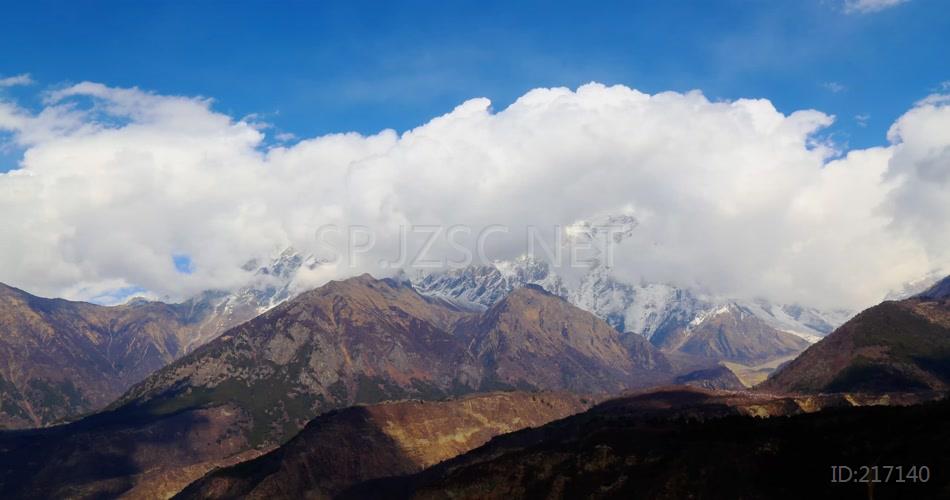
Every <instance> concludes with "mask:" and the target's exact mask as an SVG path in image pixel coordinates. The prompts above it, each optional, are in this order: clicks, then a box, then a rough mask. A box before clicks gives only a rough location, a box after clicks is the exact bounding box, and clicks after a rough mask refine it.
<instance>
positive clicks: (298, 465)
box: [176, 392, 588, 499]
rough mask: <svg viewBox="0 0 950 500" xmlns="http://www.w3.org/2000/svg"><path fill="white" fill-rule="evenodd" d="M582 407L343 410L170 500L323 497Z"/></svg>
mask: <svg viewBox="0 0 950 500" xmlns="http://www.w3.org/2000/svg"><path fill="white" fill-rule="evenodd" d="M587 406H588V405H587V404H586V402H585V401H584V400H582V399H580V398H579V397H578V396H573V395H570V394H564V393H561V394H554V393H531V394H528V393H521V392H506V393H490V394H483V395H475V396H468V397H463V398H460V399H454V400H447V401H436V402H422V401H406V402H399V403H384V404H378V405H371V406H355V407H351V408H346V409H344V410H339V411H334V412H330V413H327V414H325V415H322V416H320V417H317V418H316V419H314V420H313V421H311V422H310V423H309V424H307V426H306V428H304V430H303V431H301V432H300V434H298V435H297V436H295V437H294V438H293V439H292V440H290V441H289V442H287V443H286V444H284V445H283V446H281V447H280V448H278V449H276V450H274V451H272V452H270V453H268V454H267V455H264V456H262V457H260V458H257V459H254V460H250V461H248V462H244V463H241V464H239V465H236V466H232V467H228V468H224V469H219V470H216V471H214V472H212V473H209V474H208V475H207V476H205V477H204V478H202V479H200V480H198V481H196V482H195V483H193V484H191V485H190V486H189V487H188V488H186V489H185V490H183V491H182V492H181V493H180V494H179V495H177V496H176V498H239V497H240V498H248V499H251V498H315V497H320V498H328V497H331V496H333V495H336V494H338V493H340V492H341V491H343V490H344V489H346V488H347V487H349V486H352V485H354V484H357V483H360V482H363V481H367V480H370V479H376V478H381V477H388V476H397V475H405V474H411V473H414V472H418V471H420V470H422V469H424V468H426V467H429V466H432V465H435V464H437V463H439V462H442V461H443V460H447V459H450V458H453V457H455V456H458V455H461V454H462V453H465V452H467V451H469V450H471V449H474V448H476V447H478V446H481V445H483V444H485V443H486V442H488V440H489V439H491V438H492V437H494V436H496V435H499V434H504V433H508V432H513V431H516V430H520V429H522V428H525V427H538V426H540V425H544V424H546V423H548V422H550V421H552V420H557V419H560V418H564V417H567V416H569V415H572V414H575V413H579V412H581V411H583V410H585V409H586V408H587Z"/></svg>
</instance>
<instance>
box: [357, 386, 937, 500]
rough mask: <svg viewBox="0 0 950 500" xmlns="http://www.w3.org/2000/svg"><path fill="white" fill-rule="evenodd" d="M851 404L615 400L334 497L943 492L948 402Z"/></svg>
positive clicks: (698, 396)
mask: <svg viewBox="0 0 950 500" xmlns="http://www.w3.org/2000/svg"><path fill="white" fill-rule="evenodd" d="M859 399H860V398H857V399H856V398H855V397H854V396H852V397H849V398H846V397H844V396H841V395H838V396H811V397H805V398H797V399H790V398H772V397H768V396H759V395H737V394H731V395H730V394H726V395H717V394H714V393H704V392H698V391H684V390H672V391H663V392H659V393H652V394H646V395H641V396H635V397H630V398H622V399H618V400H613V401H608V402H606V403H603V404H601V405H598V406H597V407H595V408H593V409H591V410H589V411H587V412H585V413H582V414H579V415H575V416H573V417H569V418H566V419H563V420H559V421H556V422H552V423H550V424H547V425H545V426H543V427H540V428H537V429H526V430H523V431H519V432H515V433H512V434H507V435H504V436H500V437H498V438H496V439H493V440H492V441H491V442H489V443H488V444H486V445H485V446H483V447H481V448H478V449H476V450H473V451H471V452H469V453H466V454H464V455H461V456H459V457H457V458H455V459H452V460H449V461H447V462H444V463H442V464H439V465H436V466H434V467H432V468H430V469H427V470H426V471H423V472H421V473H418V474H415V475H412V476H408V477H402V478H387V479H381V480H377V481H369V482H366V483H363V484H361V485H357V486H355V487H353V488H350V489H349V490H347V491H346V492H344V494H343V495H341V498H418V499H449V498H452V499H503V500H507V499H512V498H550V499H562V498H563V499H569V498H651V499H655V498H658V499H679V498H728V499H733V498H789V499H791V498H812V497H817V498H866V497H867V496H868V491H869V485H868V484H860V483H855V484H836V483H832V482H831V481H830V477H831V466H832V465H851V466H853V467H855V469H856V468H857V467H859V466H860V465H862V464H871V465H874V464H889V465H903V466H904V470H905V471H907V470H908V469H909V468H910V466H911V465H918V466H919V465H927V466H928V467H929V468H930V471H931V476H930V478H929V481H928V482H927V483H924V484H922V483H916V484H912V483H908V482H905V483H903V484H899V483H888V484H883V483H881V484H874V485H873V488H874V495H873V496H874V497H875V498H938V497H944V496H945V495H946V493H947V492H950V479H948V476H946V475H939V474H938V473H937V472H936V471H938V470H944V469H945V468H946V467H947V466H950V459H948V457H947V455H946V453H945V449H946V446H947V445H948V444H950V428H948V426H947V425H946V419H947V418H950V403H948V402H946V401H942V402H938V403H928V404H923V405H919V406H912V407H865V408H857V407H852V406H851V405H850V402H849V401H858V400H859ZM905 402H906V403H912V402H918V401H911V400H908V401H905ZM819 409H821V410H822V411H817V412H816V413H809V412H812V411H816V410H819ZM765 415H770V416H773V417H779V418H758V417H759V416H765ZM781 416H788V417H787V418H782V417H781ZM894 428H900V429H904V432H902V433H901V434H895V433H893V432H888V431H889V430H891V429H894ZM938 475H939V477H938Z"/></svg>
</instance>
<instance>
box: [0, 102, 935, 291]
mask: <svg viewBox="0 0 950 500" xmlns="http://www.w3.org/2000/svg"><path fill="white" fill-rule="evenodd" d="M45 102H46V104H45V107H44V108H43V109H41V110H39V111H37V112H30V111H27V110H24V109H22V108H20V107H17V106H16V104H15V103H11V102H2V103H0V131H3V130H5V131H7V132H8V133H10V134H12V137H13V139H12V140H14V141H16V142H17V143H18V146H19V147H21V148H23V149H25V154H24V156H23V159H22V162H21V164H20V168H19V169H17V170H14V171H11V172H9V173H6V174H0V233H2V234H3V235H4V239H3V241H2V243H0V262H3V263H4V265H3V266H2V267H0V281H3V282H6V283H10V284H13V285H17V286H21V287H24V288H26V289H28V290H31V291H34V292H39V293H45V294H49V295H60V294H67V295H70V296H73V297H75V298H91V297H94V296H104V295H108V294H109V293H110V291H114V290H121V289H130V288H134V289H143V290H146V291H148V292H150V293H153V294H155V295H157V296H170V297H172V298H182V297H186V296H188V295H190V294H193V293H196V292H198V291H200V290H203V289H207V288H227V287H231V286H235V285H237V284H240V283H241V282H242V281H243V280H245V279H247V272H246V271H244V270H242V269H241V266H242V265H243V264H244V263H245V262H247V261H248V260H249V259H250V258H252V257H259V256H265V255H267V254H269V253H272V252H274V251H275V250H278V249H281V248H284V247H286V246H294V247H297V248H301V249H305V250H308V251H310V250H312V251H315V252H317V253H318V254H320V252H326V251H327V244H330V245H331V248H335V249H339V248H341V247H340V246H339V245H338V244H339V243H340V241H341V240H345V239H346V238H347V236H348V235H347V233H346V229H345V228H347V227H359V228H365V229H360V231H357V232H356V234H353V235H352V236H355V238H356V239H357V240H360V239H361V238H362V239H363V240H365V238H368V237H369V236H368V233H372V235H373V237H374V238H375V240H376V246H375V247H374V249H373V250H372V251H370V252H365V253H358V252H357V253H354V257H355V258H356V259H355V261H354V262H355V265H353V266H350V265H347V264H348V262H347V263H344V262H342V261H338V262H336V263H335V264H327V265H323V266H317V267H315V268H314V269H313V270H311V271H308V274H307V275H305V276H303V280H304V284H305V285H307V286H316V285H319V284H320V283H322V282H324V281H326V280H328V279H334V278H340V277H345V276H348V275H352V274H355V273H358V272H363V271H369V272H372V273H374V274H377V275H385V274H389V273H393V272H395V270H394V268H396V267H399V266H398V265H395V264H390V263H388V262H381V261H386V260H392V259H393V258H394V256H395V255H396V253H397V251H398V249H399V247H400V246H401V245H402V243H401V241H403V240H405V239H408V240H409V243H407V245H408V246H409V247H411V248H419V247H421V246H423V245H426V243H427V242H426V241H425V240H426V239H428V236H430V235H429V234H425V231H423V232H422V233H420V234H416V233H413V235H412V237H411V238H406V237H405V232H404V231H402V230H401V228H402V227H407V226H409V225H416V226H418V225H424V226H430V229H431V231H430V232H437V231H446V228H449V227H450V226H453V227H457V228H462V229H461V230H460V231H459V233H457V234H455V236H456V238H455V239H454V240H453V241H448V240H447V238H445V232H443V233H442V235H441V237H439V238H436V239H435V240H434V243H432V244H431V245H429V246H430V248H429V251H428V253H427V262H426V263H428V262H432V261H437V260H438V259H440V258H445V259H455V258H458V256H459V255H460V252H461V250H460V249H467V250H468V251H471V250H473V249H474V247H475V246H477V241H476V236H477V233H478V232H479V231H481V230H484V229H486V228H488V229H489V230H492V228H498V227H499V225H503V226H505V227H506V228H507V232H502V231H501V230H498V231H496V232H495V233H494V234H491V238H488V239H487V240H486V241H487V247H488V248H489V250H490V256H491V257H492V258H499V259H501V258H515V257H517V256H519V255H521V254H523V253H524V252H525V250H526V236H525V235H527V234H529V231H530V230H531V229H529V228H530V227H534V228H540V231H541V232H542V239H547V240H548V241H551V240H553V238H554V232H555V230H554V229H553V228H555V227H556V226H558V225H560V226H569V225H571V224H574V223H576V222H577V221H579V220H586V219H589V218H591V217H597V216H602V215H604V214H626V215H629V216H632V217H634V218H636V220H637V221H638V225H637V227H636V228H635V229H634V230H632V231H631V232H630V234H629V235H628V236H627V237H626V238H625V239H624V240H623V243H621V244H620V245H619V246H618V247H617V248H616V250H615V260H614V266H615V267H614V272H615V273H617V274H618V275H619V276H620V277H622V278H623V279H626V280H630V281H638V280H647V281H662V282H669V283H674V284H679V285H687V286H701V287H704V288H705V289H707V290H708V291H710V292H712V293H719V294H726V295H733V296H736V297H765V298H770V299H772V300H777V301H783V302H799V303H803V304H808V305H817V306H822V307H838V306H846V307H859V306H862V305H867V304H869V303H871V302H874V301H876V300H878V299H879V298H880V297H882V296H883V295H884V294H885V293H886V292H887V291H889V290H891V289H895V288H899V287H900V285H902V284H903V283H905V282H907V281H910V280H912V279H915V278H918V277H919V276H922V275H924V274H926V273H927V272H929V271H931V270H933V269H935V268H943V267H946V265H947V263H948V261H950V254H948V252H947V250H946V249H950V244H948V243H950V241H947V240H946V238H947V235H950V231H947V229H950V228H947V227H946V224H947V221H950V218H948V217H947V215H948V214H950V205H948V202H947V201H946V200H950V182H947V177H948V168H947V165H948V163H947V156H946V155H947V154H948V153H947V151H948V149H947V147H948V146H947V145H950V137H947V132H946V131H947V130H950V116H948V109H950V108H948V107H947V106H946V102H945V101H943V100H941V98H938V97H933V98H930V99H928V100H926V101H925V102H921V103H919V104H918V105H917V106H915V107H914V108H913V109H911V110H910V111H909V112H908V113H907V114H906V115H904V116H903V117H902V118H901V119H900V120H898V122H897V123H895V125H894V127H893V128H892V129H891V133H890V134H889V138H890V141H891V144H889V145H887V146H886V147H880V148H872V149H868V150H859V151H851V152H849V153H848V154H847V155H845V156H843V157H840V158H839V157H838V156H837V152H836V151H835V150H834V149H833V148H832V147H831V146H830V145H828V144H825V143H823V142H822V141H820V140H818V139H817V138H816V134H818V133H819V132H820V131H821V130H822V129H823V128H824V127H827V126H828V125H829V124H831V122H832V117H830V116H828V115H826V114H824V113H821V112H818V111H814V110H802V111H797V112H794V113H791V114H787V115H786V114H783V113H780V112H779V111H777V110H776V109H775V108H774V106H773V105H772V104H771V103H770V102H769V101H768V100H764V99H740V100H736V101H726V102H714V101H710V100H709V99H707V98H706V97H705V96H703V95H702V94H701V93H700V92H690V93H686V94H680V93H673V92H665V93H660V94H655V95H648V94H644V93H641V92H638V91H637V90H634V89H630V88H627V87H624V86H613V87H606V86H603V85H599V84H589V85H585V86H582V87H580V88H578V89H577V90H576V91H572V90H569V89H564V88H554V89H535V90H532V91H530V92H528V93H527V94H525V95H524V96H522V97H521V98H520V99H518V100H517V101H516V102H515V103H513V104H512V105H510V106H509V107H507V108H505V109H503V110H493V109H492V107H491V103H490V102H489V101H488V100H487V99H472V100H469V101H467V102H465V103H462V104H461V105H459V106H458V107H456V108H455V109H454V110H452V111H451V112H449V113H447V114H445V115H443V116H440V117H437V118H434V119H432V120H431V121H429V122H428V123H426V124H423V125H421V126H419V127H417V128H415V129H413V130H409V131H407V132H404V133H402V134H398V133H396V132H394V131H392V130H384V131H382V132H380V133H378V134H375V135H368V136H367V135H360V134H355V133H349V134H332V135H326V136H320V137H315V138H311V139H304V140H299V141H298V142H296V143H294V144H292V145H276V146H266V144H268V142H269V141H267V140H265V139H266V138H265V136H264V133H265V131H264V130H262V129H261V128H260V127H258V126H256V125H254V124H253V123H248V122H247V121H244V120H235V119H233V118H231V117H229V116H227V115H224V114H221V113H218V112H215V111H214V110H213V109H212V107H211V106H212V103H211V101H210V100H208V99H203V98H190V97H180V96H162V95H156V94H152V93H149V92H145V91H141V90H138V89H116V88H110V87H106V86H103V85H99V84H94V83H82V84H79V85H76V86H73V87H69V88H66V89H60V90H57V91H54V92H52V93H49V94H48V95H47V98H46V101H45ZM277 144H280V143H279V142H278V143H277ZM941 148H942V149H941ZM918 195H919V196H918ZM327 227H335V228H338V229H341V231H335V232H334V231H331V232H328V233H320V238H318V229H319V228H327ZM433 228H443V229H441V230H440V229H433ZM464 228H471V230H472V231H473V233H467V232H465V230H464ZM324 236H325V237H326V238H323V237H324ZM334 245H335V246H334ZM175 256H187V257H188V259H189V260H190V267H189V271H190V272H189V273H181V272H180V271H179V270H178V269H176V263H175V259H176V257H175Z"/></svg>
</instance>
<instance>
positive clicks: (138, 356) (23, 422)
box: [0, 285, 207, 428]
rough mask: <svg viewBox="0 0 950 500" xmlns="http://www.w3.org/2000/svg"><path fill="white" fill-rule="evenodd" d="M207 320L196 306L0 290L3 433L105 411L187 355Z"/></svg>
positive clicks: (0, 415) (0, 419)
mask: <svg viewBox="0 0 950 500" xmlns="http://www.w3.org/2000/svg"><path fill="white" fill-rule="evenodd" d="M206 318H207V311H205V310H203V309H202V308H200V307H198V304H188V305H184V304H182V305H169V304H163V303H161V302H146V301H134V302H131V303H129V304H126V305H122V306H116V307H103V306H97V305H94V304H87V303H82V302H70V301H66V300H60V299H44V298H40V297H35V296H33V295H30V294H28V293H26V292H23V291H21V290H18V289H15V288H11V287H8V286H6V285H0V428H22V427H38V426H44V425H48V424H51V423H55V422H57V421H60V420H62V419H65V418H68V417H74V416H76V415H79V414H82V413H86V412H90V411H93V410H96V409H99V408H102V407H103V406H105V405H107V404H108V403H110V402H111V401H113V400H114V399H115V398H117V397H119V396H120V395H121V394H122V393H123V392H124V391H126V390H127V389H128V388H129V387H131V386H132V384H134V383H136V382H139V381H141V380H142V379H143V378H145V377H146V376H147V375H148V374H150V373H152V372H154V371H155V370H157V369H159V368H161V367H163V366H165V365H167V364H168V363H170V362H171V361H173V360H174V359H176V358H178V357H179V356H181V355H182V354H184V352H185V347H184V346H185V345H186V344H187V343H188V342H189V341H190V339H191V337H192V336H193V335H194V334H195V333H196V332H197V331H198V330H200V329H202V328H204V327H205V326H206V325H205V324H204V320H205V319H206Z"/></svg>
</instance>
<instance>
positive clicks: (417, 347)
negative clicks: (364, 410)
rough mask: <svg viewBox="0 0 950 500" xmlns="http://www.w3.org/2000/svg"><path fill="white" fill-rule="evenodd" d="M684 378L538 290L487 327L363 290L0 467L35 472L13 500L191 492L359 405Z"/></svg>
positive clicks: (226, 337) (207, 351) (653, 353)
mask: <svg viewBox="0 0 950 500" xmlns="http://www.w3.org/2000/svg"><path fill="white" fill-rule="evenodd" d="M676 375H677V373H675V372H674V371H673V366H672V364H671V363H670V362H669V361H668V360H667V359H666V358H665V356H664V355H663V353H662V352H660V351H659V350H658V349H657V348H655V347H654V346H653V345H652V344H650V343H649V341H647V340H646V339H644V338H642V337H639V336H637V337H635V338H633V339H632V341H631V339H628V342H626V343H625V342H622V341H621V336H620V335H618V333H617V332H616V331H615V330H614V329H612V328H611V327H610V326H609V325H607V324H606V323H604V322H603V321H602V320H600V319H599V318H597V317H596V316H594V315H592V314H590V313H588V312H586V311H583V310H580V309H578V308H576V307H574V306H572V305H570V304H569V303H567V302H566V301H564V300H563V299H561V298H560V297H557V296H554V295H552V294H549V293H547V292H546V291H544V290H542V289H540V288H539V287H533V286H526V287H523V288H519V289H516V290H515V291H513V292H512V293H511V294H509V296H508V297H506V298H505V299H503V300H502V301H500V302H498V303H496V304H495V305H494V306H492V307H491V308H489V309H487V310H486V311H484V312H481V313H479V312H472V311H469V310H463V309H460V308H458V307H457V306H456V305H454V304H452V303H449V302H446V301H442V300H439V299H435V298H432V297H426V296H424V295H421V294H419V293H418V292H417V291H416V290H415V289H414V288H413V287H412V286H411V284H409V283H408V282H403V281H398V280H394V279H384V280H376V279H374V278H372V277H370V276H368V275H364V276H359V277H355V278H350V279H348V280H344V281H339V282H331V283H329V284H327V285H325V286H323V287H321V288H318V289H315V290H312V291H309V292H305V293H303V294H300V295H298V296H297V297H295V298H293V299H291V300H288V301H285V302H283V303H282V304H280V305H278V306H276V307H274V308H272V309H270V310H268V311H267V312H265V313H263V314H261V315H260V316H258V317H256V318H254V319H252V320H250V321H248V322H245V323H243V324H241V325H239V326H237V327H234V328H232V329H230V330H228V331H227V332H225V333H223V334H222V335H220V336H218V337H217V338H216V339H214V340H212V341H210V342H208V343H207V344H205V345H203V346H201V347H199V348H197V349H195V350H194V351H192V352H191V353H189V354H187V355H185V356H183V357H181V358H180V359H178V360H177V361H174V362H172V363H171V364H169V365H167V366H165V367H164V368H161V369H160V370H158V371H157V372H155V373H154V374H152V375H150V376H149V377H147V378H145V380H143V381H142V382H140V383H138V384H136V385H134V386H133V387H132V388H131V389H130V390H129V391H128V392H126V393H125V394H124V395H123V396H122V397H121V398H119V399H118V400H117V401H116V402H114V403H113V404H112V405H110V406H109V407H108V408H107V409H106V411H104V412H101V413H98V414H95V415H92V416H90V417H87V418H85V419H82V420H79V421H77V422H74V423H72V424H68V425H64V426H57V427H53V428H50V429H38V430H30V431H21V432H13V433H7V434H0V455H3V456H6V457H13V456H25V457H28V459H26V460H15V461H13V462H12V463H4V464H2V465H3V467H4V470H5V473H6V474H7V475H6V477H5V478H4V480H3V481H4V483H3V484H2V485H0V494H6V495H5V496H9V495H13V496H22V495H23V494H24V492H31V493H30V496H62V495H64V494H67V493H69V492H81V494H79V496H86V495H90V496H95V495H99V494H102V495H114V494H118V493H120V492H127V491H142V489H143V488H145V489H149V488H153V487H154V486H149V485H154V484H155V483H158V484H162V485H166V486H165V487H168V488H170V489H172V486H169V485H177V487H178V488H180V487H183V486H184V485H185V484H187V483H188V482H190V480H192V479H195V478H196V477H198V476H200V475H201V474H203V473H204V472H205V471H207V470H209V469H210V468H212V467H217V466H220V465H224V464H226V463H228V462H229V461H235V460H239V459H241V458H246V457H248V454H250V455H255V454H259V453H262V452H265V451H267V450H269V449H270V448H272V447H273V446H275V445H277V444H279V443H282V442H284V441H286V440H288V439H290V438H291V437H293V436H294V435H295V434H296V433H297V432H298V431H300V429H302V428H304V426H305V425H306V424H307V422H309V421H310V420H312V419H313V418H315V417H317V416H318V415H320V414H323V413H325V412H327V411H330V410H334V409H338V408H344V407H348V406H352V405H355V404H374V403H379V402H383V401H392V400H405V399H421V400H429V401H431V400H441V399H444V398H450V397H457V396H463V395H466V394H471V393H483V392H492V391H498V390H514V389H518V390H523V391H532V392H534V391H539V390H542V391H551V390H553V391H569V392H573V393H575V394H583V395H585V396H586V397H593V398H602V397H605V396H606V395H609V394H614V393H617V392H620V391H624V390H629V389H632V388H638V387H647V386H652V385H656V384H661V383H670V382H672V381H673V380H674V378H675V376H676ZM714 376H719V375H718V374H714ZM695 382H696V383H702V377H698V378H696V380H695ZM88 443H95V446H92V447H89V446H87V444H88ZM92 464H96V465H92ZM176 491H177V490H176ZM77 494H78V493H77Z"/></svg>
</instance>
